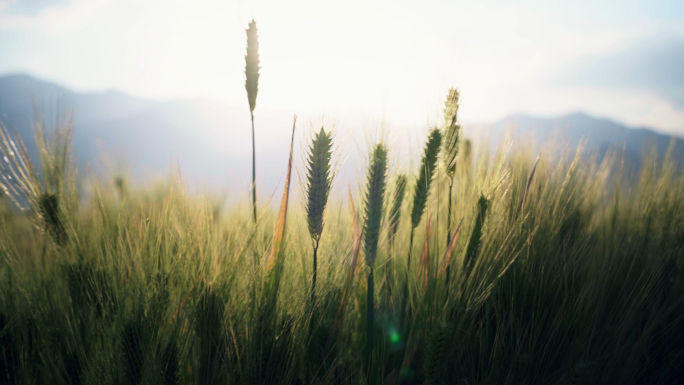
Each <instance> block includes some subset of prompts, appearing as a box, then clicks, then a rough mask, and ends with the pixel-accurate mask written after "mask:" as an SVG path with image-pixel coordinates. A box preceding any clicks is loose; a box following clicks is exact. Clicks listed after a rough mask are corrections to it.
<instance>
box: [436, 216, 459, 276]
mask: <svg viewBox="0 0 684 385" xmlns="http://www.w3.org/2000/svg"><path fill="white" fill-rule="evenodd" d="M464 218H465V217H462V218H461V220H460V221H459V222H458V226H456V230H454V235H452V236H451V241H449V245H448V247H447V249H446V251H444V257H442V261H441V262H440V264H439V268H438V269H437V277H438V278H441V277H442V276H443V275H444V273H445V271H446V269H447V267H448V266H449V264H450V262H451V256H452V255H453V254H454V249H455V248H456V241H457V240H458V234H460V232H461V225H462V224H463V219H464Z"/></svg>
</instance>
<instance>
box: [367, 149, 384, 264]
mask: <svg viewBox="0 0 684 385" xmlns="http://www.w3.org/2000/svg"><path fill="white" fill-rule="evenodd" d="M386 174H387V148H385V146H384V145H383V144H382V143H380V144H377V145H376V146H375V148H374V149H373V153H372V154H371V161H370V165H369V167H368V181H367V191H366V202H365V203H366V211H365V214H366V218H365V219H366V223H365V225H364V230H363V234H364V244H363V251H364V253H365V255H366V264H367V265H368V266H372V265H373V263H374V262H375V258H376V256H377V250H378V238H379V235H380V221H381V220H382V206H383V199H384V196H385V185H386Z"/></svg>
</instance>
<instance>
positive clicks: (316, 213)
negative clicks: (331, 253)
mask: <svg viewBox="0 0 684 385" xmlns="http://www.w3.org/2000/svg"><path fill="white" fill-rule="evenodd" d="M331 148H332V138H331V137H330V133H326V132H325V131H324V130H323V127H321V131H320V132H319V133H318V135H316V137H314V139H313V142H312V144H311V147H310V153H309V165H308V167H307V174H308V175H307V186H306V196H307V201H306V214H307V222H308V225H309V235H310V236H311V241H312V243H313V278H312V281H311V312H312V314H313V309H314V305H315V302H316V276H317V266H318V258H317V254H318V243H319V241H320V239H321V234H322V233H323V212H324V211H325V207H326V205H327V203H328V196H329V194H330V186H331V184H332V176H331V173H330V172H331V166H330V157H331V155H332V150H331Z"/></svg>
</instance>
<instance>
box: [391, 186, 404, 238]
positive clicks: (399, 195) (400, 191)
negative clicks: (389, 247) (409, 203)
mask: <svg viewBox="0 0 684 385" xmlns="http://www.w3.org/2000/svg"><path fill="white" fill-rule="evenodd" d="M404 195H406V175H403V174H400V175H398V176H397V182H396V185H395V187H394V194H393V195H392V206H391V208H390V216H389V222H390V225H389V231H390V233H389V239H390V242H393V241H394V237H395V236H396V235H397V231H398V230H399V219H400V216H401V205H402V204H403V203H404Z"/></svg>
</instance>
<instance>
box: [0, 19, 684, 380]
mask: <svg viewBox="0 0 684 385" xmlns="http://www.w3.org/2000/svg"><path fill="white" fill-rule="evenodd" d="M250 28H251V25H250ZM254 28H256V27H254ZM252 61H254V59H253V58H252ZM256 62H257V63H258V60H257V61H256ZM252 65H255V64H253V63H252ZM253 71H254V70H253ZM248 76H249V75H248ZM250 87H252V88H253V89H254V90H256V82H254V83H251V84H250ZM458 97H459V94H458V92H457V91H456V90H452V91H450V92H449V95H448V97H447V102H446V105H445V109H444V115H445V116H444V124H440V125H437V126H436V127H433V128H431V130H430V133H429V136H427V137H425V138H424V139H423V140H424V142H423V145H424V148H422V149H421V150H420V151H421V153H420V156H421V158H420V159H421V162H420V166H419V167H414V169H401V168H400V167H389V166H388V165H391V164H393V163H392V159H391V157H392V154H393V152H392V151H391V149H390V151H388V149H387V144H385V143H381V142H375V143H371V144H370V145H369V148H370V153H368V154H364V155H367V157H368V164H367V165H366V171H365V174H364V175H363V177H362V178H360V179H359V180H358V181H357V186H355V188H349V189H347V188H346V186H345V187H342V186H337V185H335V184H334V183H333V181H334V177H335V173H334V170H335V168H334V165H331V159H332V158H334V157H335V148H336V147H335V146H334V144H335V141H336V137H335V136H334V135H331V133H330V132H329V131H326V130H325V128H323V129H320V132H319V133H316V134H314V135H313V136H312V137H311V139H310V143H309V144H310V149H309V153H307V155H306V159H305V162H306V167H305V170H303V172H304V173H305V174H306V175H307V177H306V179H305V180H306V188H305V189H304V190H303V191H299V190H297V189H295V188H292V187H290V184H291V183H290V181H291V173H292V167H293V166H292V163H293V160H295V161H297V159H293V158H296V157H297V156H298V155H297V154H293V152H292V147H291V148H290V161H289V164H278V165H273V167H276V168H279V169H282V172H283V175H286V178H285V188H284V192H283V195H282V196H279V197H276V198H275V199H276V200H277V198H280V201H279V204H274V205H267V204H265V203H263V202H262V203H260V204H259V205H257V203H258V201H256V192H257V191H258V189H257V186H256V185H254V186H253V187H252V188H250V196H249V199H247V198H248V197H245V200H244V201H241V203H235V204H233V205H230V206H227V207H221V205H220V204H218V203H217V202H216V201H215V200H213V199H211V198H210V197H208V196H203V195H197V194H189V193H188V192H187V191H186V189H185V187H184V186H183V184H182V183H181V182H180V181H179V180H178V178H177V177H174V176H173V175H172V176H169V178H168V179H166V180H165V181H164V182H160V183H157V184H154V185H147V186H135V185H134V186H131V185H129V184H128V183H125V179H124V178H118V179H116V180H111V181H110V180H105V181H92V180H91V181H88V182H84V181H80V182H79V180H78V178H77V175H76V170H75V168H74V165H73V161H71V157H70V151H71V149H70V148H71V147H70V146H71V139H70V126H69V124H68V122H63V124H62V125H60V126H59V128H58V130H57V131H56V133H48V132H45V130H44V129H43V127H41V126H40V125H39V124H37V125H36V132H37V135H36V138H37V139H38V140H37V143H36V145H37V147H38V148H39V150H40V151H39V155H40V158H39V159H38V160H35V159H34V160H33V162H31V159H30V157H29V156H28V152H27V151H26V150H25V147H24V145H23V143H22V142H21V141H20V140H18V139H17V138H16V137H14V136H13V135H11V134H10V133H9V132H8V130H7V129H5V128H3V130H2V135H1V136H0V141H1V142H2V143H1V145H0V152H2V155H3V157H4V159H3V161H2V162H0V164H1V166H0V182H1V183H0V184H2V186H3V188H4V190H5V193H4V195H3V197H2V199H1V202H2V211H1V212H0V214H1V215H0V276H1V277H2V279H0V384H202V385H204V384H359V383H367V384H473V385H474V384H669V383H681V381H682V380H684V364H682V362H684V334H683V333H682V330H684V266H683V263H684V175H682V173H681V171H680V170H678V169H677V168H676V167H675V166H674V165H673V163H672V162H671V161H670V160H669V159H668V158H667V157H666V158H665V160H664V161H658V160H657V157H656V156H655V155H654V154H650V155H648V154H647V155H646V156H645V160H644V166H643V167H642V169H641V172H640V174H639V175H638V176H637V177H636V178H627V177H624V176H623V175H622V172H621V170H622V166H621V164H622V163H621V157H620V154H619V153H609V154H606V156H604V157H603V159H602V161H601V162H597V160H596V159H597V158H596V157H588V156H584V155H585V154H584V153H583V149H582V148H579V149H577V151H576V153H571V154H569V155H568V156H555V155H554V156H551V155H549V154H548V153H547V154H542V155H541V156H539V157H538V158H537V159H536V161H535V157H534V155H536V154H531V153H530V152H529V151H526V150H524V149H521V148H510V147H508V146H506V145H502V146H501V147H500V148H499V149H498V150H497V151H496V152H495V153H494V154H490V153H489V152H488V151H487V149H486V148H478V147H476V145H474V144H472V143H471V142H470V141H469V140H468V138H462V137H461V135H460V131H459V126H458V119H457V110H458ZM250 98H251V96H250ZM254 100H256V91H254ZM253 104H254V103H252V101H251V99H250V110H251V111H253V110H254V107H253ZM256 112H257V113H256V114H253V115H252V118H253V119H252V122H253V127H252V130H254V122H255V121H256V122H257V123H258V111H256ZM255 117H256V118H257V119H256V120H255V119H254V118H255ZM258 127H259V126H258V124H257V125H256V128H257V129H258ZM292 129H293V140H294V130H296V129H297V128H296V122H295V126H294V127H293V128H292ZM598 155H601V156H602V155H603V154H598ZM245 172H248V171H245ZM112 179H113V178H112ZM79 183H81V184H84V183H85V184H87V186H86V187H87V190H88V198H87V199H84V198H81V197H79V191H80V189H79V187H78V184H79ZM333 188H337V189H338V190H340V191H339V194H337V195H334V196H336V198H330V195H331V194H330V192H331V189H333ZM259 194H260V196H266V195H267V194H265V193H262V192H260V193H259ZM296 194H301V195H303V196H301V197H297V199H295V197H294V195H296ZM340 197H344V198H340ZM300 198H301V199H300ZM299 200H301V201H302V202H305V203H304V204H301V205H300V204H296V203H295V202H298V201H299ZM17 207H22V208H23V211H19V210H17ZM274 207H279V208H274Z"/></svg>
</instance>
